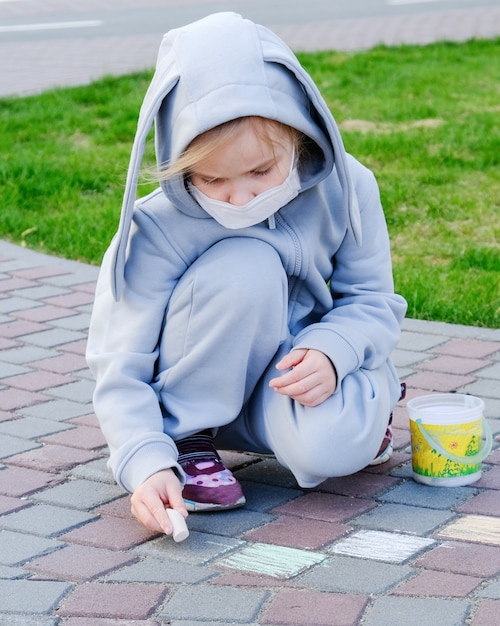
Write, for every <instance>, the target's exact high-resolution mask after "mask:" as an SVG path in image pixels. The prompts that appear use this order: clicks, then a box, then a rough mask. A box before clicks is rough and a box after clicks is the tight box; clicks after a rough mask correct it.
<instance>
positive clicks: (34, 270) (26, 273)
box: [12, 265, 68, 280]
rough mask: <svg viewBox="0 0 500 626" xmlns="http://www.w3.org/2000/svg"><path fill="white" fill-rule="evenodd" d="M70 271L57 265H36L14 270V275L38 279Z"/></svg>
mask: <svg viewBox="0 0 500 626" xmlns="http://www.w3.org/2000/svg"><path fill="white" fill-rule="evenodd" d="M67 273H68V272H66V271H64V270H63V269H61V268H55V267H46V266H43V265H42V266H36V267H29V268H26V269H21V270H19V269H16V270H15V271H13V272H12V274H13V275H14V276H19V277H21V278H27V279H30V280H37V279H39V278H47V277H51V276H60V275H64V274H67Z"/></svg>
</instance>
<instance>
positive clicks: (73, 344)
mask: <svg viewBox="0 0 500 626" xmlns="http://www.w3.org/2000/svg"><path fill="white" fill-rule="evenodd" d="M60 349H61V350H62V351H63V352H71V353H73V354H81V355H85V352H86V350H87V340H86V339H80V340H78V341H70V342H69V343H66V344H64V345H63V346H60Z"/></svg>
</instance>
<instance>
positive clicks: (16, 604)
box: [0, 580, 71, 626]
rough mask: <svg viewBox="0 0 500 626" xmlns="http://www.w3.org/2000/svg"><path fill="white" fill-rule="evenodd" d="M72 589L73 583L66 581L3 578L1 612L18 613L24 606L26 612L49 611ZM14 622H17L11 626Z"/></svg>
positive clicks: (0, 593) (0, 585)
mask: <svg viewBox="0 0 500 626" xmlns="http://www.w3.org/2000/svg"><path fill="white" fill-rule="evenodd" d="M70 589H71V585H68V584H67V583H65V582H55V581H51V580H1V581H0V612H1V613H18V612H19V609H20V608H22V610H23V613H26V614H30V613H31V614H33V613H40V614H43V613H48V612H49V611H51V610H52V609H53V608H54V607H55V606H57V603H58V602H59V600H60V599H61V598H62V597H63V596H64V595H65V594H66V593H67V592H68V591H69V590H70ZM19 619H20V616H19ZM37 619H38V618H37ZM19 623H20V622H19ZM25 623H29V622H25ZM33 623H35V622H33ZM36 623H37V625H38V624H41V622H40V621H38V622H36ZM12 624H15V622H11V624H10V625H9V626H12Z"/></svg>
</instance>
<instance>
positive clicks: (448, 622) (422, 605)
mask: <svg viewBox="0 0 500 626" xmlns="http://www.w3.org/2000/svg"><path fill="white" fill-rule="evenodd" d="M469 607H470V605H469V603H468V602H466V601H465V600H442V599H438V598H404V597H397V596H392V597H390V596H389V597H382V598H378V599H377V600H375V602H374V604H373V606H372V607H370V608H369V609H368V610H367V611H366V613H365V617H364V620H363V626H387V616H388V615H390V616H391V623H392V624H394V625H396V624H397V625H398V626H399V624H404V625H405V626H422V624H439V626H462V624H465V619H466V617H467V614H468V611H469Z"/></svg>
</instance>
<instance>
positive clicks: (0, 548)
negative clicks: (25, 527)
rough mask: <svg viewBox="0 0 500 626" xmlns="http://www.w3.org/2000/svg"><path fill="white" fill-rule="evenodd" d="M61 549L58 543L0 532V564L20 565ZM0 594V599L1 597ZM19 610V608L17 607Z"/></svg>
mask: <svg viewBox="0 0 500 626" xmlns="http://www.w3.org/2000/svg"><path fill="white" fill-rule="evenodd" d="M60 547H61V544H60V542H59V541H56V540H55V539H49V538H47V537H36V536H34V535H26V534H25V533H17V532H14V531H10V530H2V531H1V532H0V564H2V565H21V564H22V563H25V562H26V561H30V560H31V559H34V558H37V557H39V556H40V555H43V554H47V553H49V552H51V551H53V550H58V549H59V548H60ZM1 595H2V594H1V593H0V597H1ZM18 608H19V607H18Z"/></svg>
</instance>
